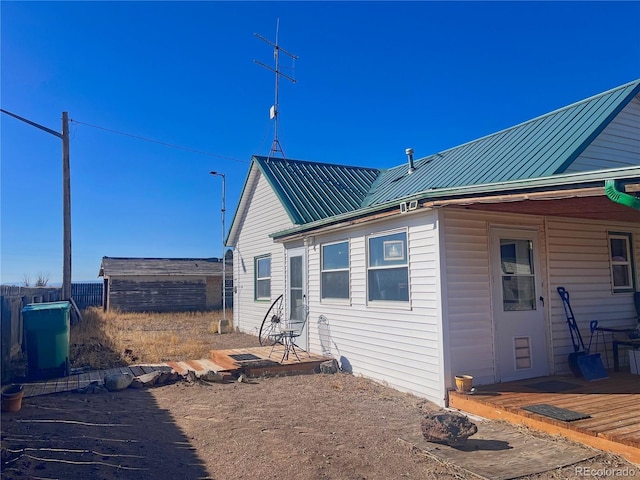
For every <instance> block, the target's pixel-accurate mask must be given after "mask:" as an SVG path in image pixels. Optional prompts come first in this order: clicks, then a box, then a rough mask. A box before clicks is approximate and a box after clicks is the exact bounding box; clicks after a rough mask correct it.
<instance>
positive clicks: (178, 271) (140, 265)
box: [98, 257, 222, 277]
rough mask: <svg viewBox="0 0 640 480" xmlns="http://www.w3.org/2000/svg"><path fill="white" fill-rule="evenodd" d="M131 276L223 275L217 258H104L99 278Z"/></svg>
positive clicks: (220, 263)
mask: <svg viewBox="0 0 640 480" xmlns="http://www.w3.org/2000/svg"><path fill="white" fill-rule="evenodd" d="M131 275H188V276H208V275H222V262H221V261H220V260H219V259H217V258H128V257H102V264H101V265H100V272H99V273H98V276H99V277H111V276H131Z"/></svg>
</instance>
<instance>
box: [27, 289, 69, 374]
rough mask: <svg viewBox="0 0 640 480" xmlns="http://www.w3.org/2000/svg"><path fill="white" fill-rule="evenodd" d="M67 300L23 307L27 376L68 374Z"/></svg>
mask: <svg viewBox="0 0 640 480" xmlns="http://www.w3.org/2000/svg"><path fill="white" fill-rule="evenodd" d="M70 314H71V303H70V302H66V301H65V302H47V303H30V304H29V305H27V306H26V307H24V308H23V309H22V318H23V319H24V332H25V337H26V343H27V377H28V378H29V379H39V378H56V377H66V376H68V375H69V330H70Z"/></svg>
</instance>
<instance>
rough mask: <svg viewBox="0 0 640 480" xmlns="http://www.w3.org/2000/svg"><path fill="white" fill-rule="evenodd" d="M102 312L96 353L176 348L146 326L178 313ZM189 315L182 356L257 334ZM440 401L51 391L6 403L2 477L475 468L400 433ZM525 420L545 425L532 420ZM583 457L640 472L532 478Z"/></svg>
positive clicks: (298, 393)
mask: <svg viewBox="0 0 640 480" xmlns="http://www.w3.org/2000/svg"><path fill="white" fill-rule="evenodd" d="M212 315H213V314H212ZM105 320H106V319H102V320H99V321H98V325H97V326H96V330H93V331H92V332H85V333H84V335H86V336H85V337H82V336H81V335H79V334H78V332H76V333H75V334H74V335H77V336H75V337H73V338H75V339H76V341H75V342H76V343H77V344H79V345H84V344H83V343H82V342H84V341H86V342H87V343H88V344H91V342H94V343H93V344H94V345H97V344H100V345H103V346H104V347H105V348H106V349H107V350H108V351H110V352H112V354H113V357H107V359H103V360H99V361H98V364H100V365H101V364H102V363H101V362H104V364H108V363H109V362H113V361H117V362H125V363H127V362H129V360H128V359H127V358H126V357H127V356H126V355H124V354H123V352H124V351H125V350H126V349H127V348H129V349H130V350H132V352H133V353H134V354H135V355H137V356H139V358H140V359H139V360H138V361H137V362H142V361H148V362H156V361H162V360H160V359H161V358H165V355H168V356H169V354H164V353H162V349H161V348H149V346H148V342H149V340H148V339H147V340H142V339H140V338H139V337H141V336H144V335H147V334H146V333H145V332H150V331H158V330H159V329H160V328H161V326H162V328H170V327H171V326H172V325H173V326H175V322H174V320H172V319H171V318H167V319H161V320H159V321H157V322H154V321H153V319H149V320H148V323H145V322H140V321H138V322H135V321H134V322H133V323H135V325H134V324H132V322H131V320H128V321H129V323H122V322H124V318H123V319H119V320H118V319H116V320H115V321H113V320H111V323H110V324H108V325H107V324H104V323H102V322H103V321H105ZM138 320H139V319H138ZM183 320H184V319H183ZM192 320H195V321H193V322H192V324H193V325H196V324H198V325H199V327H195V326H194V327H193V328H192V329H191V328H189V329H187V328H186V326H187V325H182V326H181V328H179V329H174V330H172V333H169V332H167V334H168V335H176V336H178V338H179V339H180V338H182V336H184V338H187V337H188V336H192V337H190V338H192V339H193V342H188V341H187V342H185V344H187V345H190V347H189V349H185V350H179V348H181V347H179V346H178V345H177V344H178V343H180V342H179V341H178V342H176V344H175V345H174V346H172V348H173V350H172V352H174V353H172V354H171V355H173V354H176V355H178V358H173V357H172V358H171V359H172V360H184V359H194V358H202V356H207V355H208V351H209V350H210V349H212V348H219V349H226V348H235V347H245V346H255V345H257V339H256V338H255V337H252V336H249V335H244V334H239V333H234V334H229V335H218V334H216V333H212V332H207V331H206V328H205V326H206V325H207V324H208V323H210V322H211V321H216V320H215V319H213V318H209V317H207V316H203V317H202V318H200V317H196V318H195V319H192ZM116 322H118V323H116ZM150 327H154V328H150ZM85 328H87V330H88V326H85ZM112 329H115V330H116V331H117V332H116V333H117V335H113V338H112V337H110V336H109V335H110V334H109V332H111V331H112ZM120 330H124V331H120ZM198 335H200V336H202V337H203V338H202V339H198V338H196V337H197V336H198ZM148 338H152V337H151V336H149V337H148ZM153 338H167V337H160V336H159V335H158V336H156V337H153ZM118 339H122V341H121V340H118ZM125 340H126V342H125ZM201 340H202V341H201ZM73 343H74V340H72V344H73ZM196 345H197V346H198V347H197V348H196ZM198 348H202V350H198ZM99 351H100V348H98V347H94V349H93V351H92V353H91V355H89V356H82V355H78V357H77V358H76V362H77V363H76V365H77V366H80V365H81V364H83V362H93V361H97V360H96V359H94V358H92V357H94V356H99V354H98V352H99ZM154 355H157V356H154ZM143 358H144V360H142V359H143ZM115 359H117V360H115ZM137 362H131V363H137ZM109 366H111V365H109ZM436 409H437V407H436V406H435V405H433V404H431V403H429V402H426V401H424V400H423V399H420V398H417V397H415V396H413V395H409V394H404V393H401V392H398V391H396V390H394V389H391V388H388V387H385V386H384V385H381V384H379V383H376V382H372V381H369V380H367V379H364V378H361V377H357V376H353V375H348V374H336V375H320V374H317V375H301V376H283V377H273V378H267V377H260V378H255V379H252V380H251V382H250V383H237V382H234V383H228V384H203V383H196V384H189V383H178V384H174V385H168V386H163V387H158V388H152V389H143V390H132V389H127V390H125V391H122V392H115V393H104V394H93V395H89V394H86V395H82V394H78V393H64V394H55V395H45V396H40V397H34V398H28V399H25V400H24V403H23V408H22V410H21V411H20V412H17V413H12V414H5V413H3V415H2V478H7V479H21V478H47V479H52V478H61V479H72V478H95V479H151V478H153V479H156V478H163V479H164V478H167V479H173V478H181V479H192V478H193V479H195V478H212V479H221V480H223V479H224V480H227V479H228V480H235V479H247V478H256V479H263V478H274V479H275V478H278V479H305V480H306V479H318V480H320V479H369V480H370V479H401V478H414V479H430V478H434V479H435V478H438V479H440V478H442V479H462V478H474V477H473V476H472V475H470V474H469V473H468V472H467V471H466V470H463V469H462V468H460V467H458V466H456V465H454V464H452V463H447V462H442V461H439V460H437V459H435V458H433V457H432V456H429V455H425V454H423V453H422V452H421V451H420V450H419V449H415V448H411V447H410V446H408V445H407V443H406V442H403V441H399V439H400V438H402V437H404V436H406V433H407V432H409V431H411V432H415V431H418V432H419V431H420V420H421V418H422V415H423V414H424V413H427V412H430V411H433V410H436ZM521 432H522V434H523V435H532V436H538V435H541V434H538V433H536V432H532V431H529V430H528V429H524V428H523V429H521ZM545 437H546V438H552V439H553V441H555V442H557V445H558V449H559V450H560V451H561V449H562V448H563V445H565V444H566V442H567V441H566V440H563V439H560V438H554V437H548V436H545ZM534 454H535V452H532V455H534ZM576 466H577V467H581V468H582V470H577V469H576ZM586 468H588V469H590V470H589V471H591V472H603V473H614V472H622V471H624V470H623V469H625V468H626V469H627V471H629V470H628V469H629V468H631V469H634V470H633V471H634V472H635V474H636V476H638V475H640V469H639V468H638V467H634V466H632V465H630V464H628V463H627V462H626V461H624V460H622V459H621V458H619V457H617V456H613V455H608V454H601V455H599V456H597V457H595V458H594V459H592V460H589V461H586V462H581V463H580V464H578V465H573V466H569V467H564V468H562V469H557V470H553V471H550V472H545V473H540V474H537V475H532V476H530V477H525V478H532V479H534V478H535V479H560V478H562V479H564V478H576V479H577V478H585V475H584V472H585V469H586ZM600 477H601V478H602V477H603V476H602V475H600ZM604 478H607V477H606V476H604ZM609 478H613V477H612V476H610V477H609Z"/></svg>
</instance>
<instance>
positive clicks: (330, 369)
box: [320, 358, 339, 374]
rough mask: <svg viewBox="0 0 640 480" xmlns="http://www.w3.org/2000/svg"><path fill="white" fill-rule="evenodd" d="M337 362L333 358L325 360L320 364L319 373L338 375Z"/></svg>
mask: <svg viewBox="0 0 640 480" xmlns="http://www.w3.org/2000/svg"><path fill="white" fill-rule="evenodd" d="M338 371H339V368H338V361H337V360H336V359H335V358H334V359H332V360H327V361H326V362H322V363H321V364H320V373H329V374H333V373H338Z"/></svg>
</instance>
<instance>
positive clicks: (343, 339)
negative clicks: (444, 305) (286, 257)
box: [308, 212, 445, 405]
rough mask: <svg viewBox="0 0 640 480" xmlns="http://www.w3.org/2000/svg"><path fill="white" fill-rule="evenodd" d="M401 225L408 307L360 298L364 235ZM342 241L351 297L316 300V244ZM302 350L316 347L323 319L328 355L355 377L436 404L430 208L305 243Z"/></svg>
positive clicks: (434, 250) (436, 303) (435, 260)
mask: <svg viewBox="0 0 640 480" xmlns="http://www.w3.org/2000/svg"><path fill="white" fill-rule="evenodd" d="M405 227H408V233H407V239H408V259H409V276H410V279H409V283H410V286H411V287H410V288H411V291H410V305H406V304H396V305H393V304H389V305H386V306H382V305H375V304H368V302H367V288H366V279H367V248H366V237H367V235H369V234H376V233H380V232H384V231H389V230H395V229H396V228H405ZM340 240H349V242H350V251H349V254H350V275H351V282H350V283H351V298H350V300H349V301H328V300H324V301H321V300H320V252H321V245H322V243H328V242H334V241H340ZM308 272H309V285H308V298H309V312H310V316H309V322H310V324H309V343H310V350H311V351H312V352H315V353H322V345H321V342H320V332H319V329H318V319H319V316H320V315H324V316H325V317H326V318H327V319H328V323H329V332H330V342H329V346H330V350H331V352H330V353H331V355H333V356H334V357H335V358H337V359H339V360H342V364H343V366H347V364H348V365H350V366H351V368H352V371H353V373H354V374H356V375H363V376H366V377H369V378H372V379H374V380H378V381H380V382H384V383H386V384H388V385H390V386H392V387H394V388H397V389H398V390H401V391H406V392H411V393H413V394H416V395H419V396H422V397H426V398H428V399H429V400H431V401H433V402H436V403H438V404H440V405H443V404H444V400H443V399H444V396H445V392H444V388H443V382H442V370H443V360H442V345H441V343H442V335H441V326H440V307H441V305H440V295H439V288H438V281H439V280H438V279H439V245H438V224H437V213H436V212H416V213H412V214H405V215H402V216H399V217H394V219H393V220H388V221H384V222H376V223H371V224H367V225H366V226H360V227H355V228H351V229H345V230H342V231H340V232H338V233H332V234H326V235H323V236H316V237H315V241H314V245H313V246H310V247H309V248H308Z"/></svg>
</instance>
